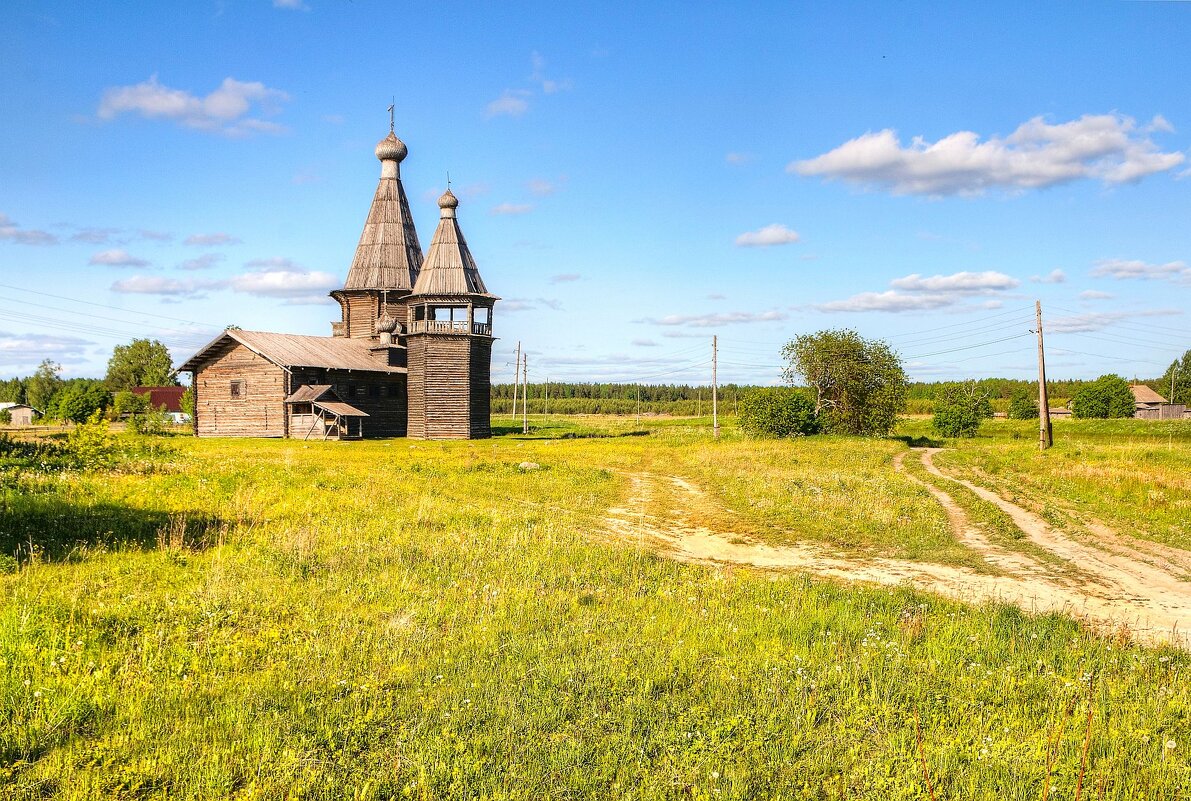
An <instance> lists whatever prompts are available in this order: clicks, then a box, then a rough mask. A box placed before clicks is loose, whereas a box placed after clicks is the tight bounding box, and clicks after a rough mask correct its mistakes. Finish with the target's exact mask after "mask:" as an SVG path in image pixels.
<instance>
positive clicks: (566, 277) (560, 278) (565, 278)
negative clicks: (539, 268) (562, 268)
mask: <svg viewBox="0 0 1191 801" xmlns="http://www.w3.org/2000/svg"><path fill="white" fill-rule="evenodd" d="M582 277H583V276H581V275H579V273H559V274H558V275H552V276H550V283H552V284H569V283H571V282H572V281H578V280H579V279H580V278H582Z"/></svg>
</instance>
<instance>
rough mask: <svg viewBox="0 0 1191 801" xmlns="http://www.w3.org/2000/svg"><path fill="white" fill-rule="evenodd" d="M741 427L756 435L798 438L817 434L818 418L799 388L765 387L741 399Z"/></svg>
mask: <svg viewBox="0 0 1191 801" xmlns="http://www.w3.org/2000/svg"><path fill="white" fill-rule="evenodd" d="M740 427H741V428H742V429H744V431H745V433H747V434H752V435H753V436H757V437H798V436H805V435H807V434H814V433H816V432H817V431H818V430H819V421H818V419H817V418H816V417H815V404H814V403H812V402H811V399H810V398H808V397H807V396H806V394H805V393H804V392H803V391H802V390H798V389H794V388H792V387H765V388H762V389H754V390H753V391H752V392H749V393H748V394H746V395H744V396H743V397H742V398H741V399H740Z"/></svg>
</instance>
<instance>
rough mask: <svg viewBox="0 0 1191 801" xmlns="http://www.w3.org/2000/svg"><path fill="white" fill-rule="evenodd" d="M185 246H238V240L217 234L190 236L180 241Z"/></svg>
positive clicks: (220, 233)
mask: <svg viewBox="0 0 1191 801" xmlns="http://www.w3.org/2000/svg"><path fill="white" fill-rule="evenodd" d="M182 243H183V244H185V245H193V246H194V247H200V248H209V247H217V246H219V245H238V244H240V240H239V239H237V238H236V237H234V236H232V235H231V234H225V233H223V232H217V233H214V234H191V235H190V236H188V237H186V239H184V240H182Z"/></svg>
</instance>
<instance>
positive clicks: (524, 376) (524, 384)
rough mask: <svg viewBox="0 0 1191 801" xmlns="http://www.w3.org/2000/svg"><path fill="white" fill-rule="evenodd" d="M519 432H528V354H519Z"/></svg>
mask: <svg viewBox="0 0 1191 801" xmlns="http://www.w3.org/2000/svg"><path fill="white" fill-rule="evenodd" d="M521 433H522V434H528V433H529V354H528V353H522V354H521Z"/></svg>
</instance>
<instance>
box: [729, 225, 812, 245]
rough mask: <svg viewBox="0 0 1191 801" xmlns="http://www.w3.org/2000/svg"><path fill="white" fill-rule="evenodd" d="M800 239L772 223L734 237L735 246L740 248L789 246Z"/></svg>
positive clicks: (794, 233)
mask: <svg viewBox="0 0 1191 801" xmlns="http://www.w3.org/2000/svg"><path fill="white" fill-rule="evenodd" d="M800 238H801V237H799V236H798V232H797V231H794V230H792V229H790V228H787V227H786V226H784V225H782V224H781V223H773V224H772V225H767V226H765V227H764V228H759V229H757V230H756V231H748V232H746V233H743V234H741V235H740V236H738V237H736V246H737V247H742V248H764V247H770V246H772V245H789V244H791V243H794V242H797V241H798V240H799V239H800Z"/></svg>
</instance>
